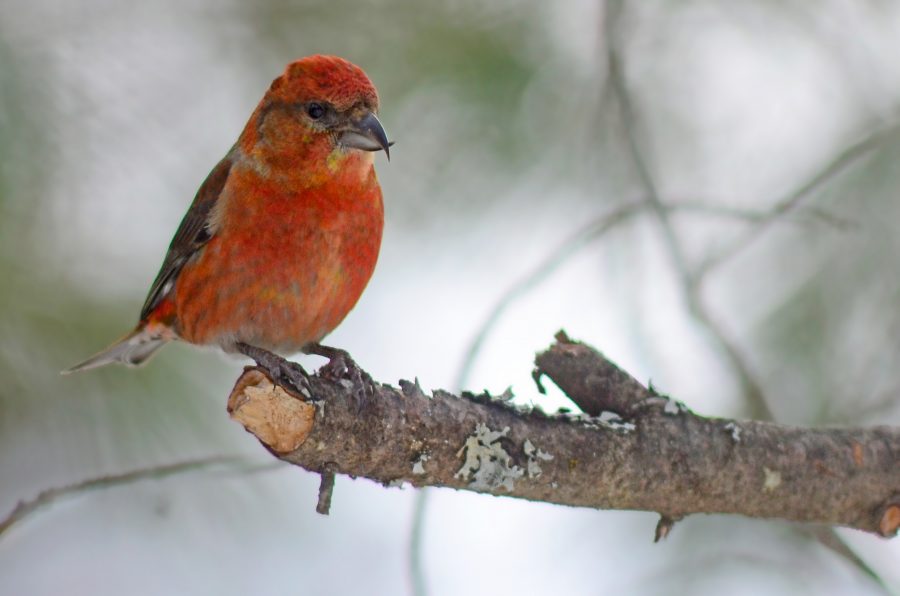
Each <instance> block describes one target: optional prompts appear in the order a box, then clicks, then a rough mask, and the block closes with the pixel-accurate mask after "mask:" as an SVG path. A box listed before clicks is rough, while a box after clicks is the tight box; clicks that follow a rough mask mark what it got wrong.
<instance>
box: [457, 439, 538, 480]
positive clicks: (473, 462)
mask: <svg viewBox="0 0 900 596" xmlns="http://www.w3.org/2000/svg"><path fill="white" fill-rule="evenodd" d="M508 432H509V427H508V426H507V427H505V428H504V429H503V430H499V431H497V430H491V429H490V428H488V427H487V425H486V424H484V423H478V426H476V427H475V432H474V433H473V434H471V435H469V436H468V437H467V438H466V442H465V444H464V445H463V446H462V447H461V448H460V450H459V451H458V452H457V453H456V455H457V457H462V456H463V455H465V458H466V459H465V462H464V463H463V465H462V467H461V468H460V469H459V470H458V471H457V472H456V474H454V475H453V476H454V478H460V479H462V480H468V481H469V488H471V489H473V490H479V491H490V490H496V489H498V488H504V489H506V490H507V491H512V490H514V489H515V481H516V479H518V478H521V477H522V476H523V475H524V474H525V472H524V471H523V470H522V468H520V467H519V466H516V465H510V464H511V458H510V456H509V454H508V453H507V452H506V450H505V449H503V445H502V444H501V443H500V439H501V438H503V437H505V436H506V434H507V433H508Z"/></svg>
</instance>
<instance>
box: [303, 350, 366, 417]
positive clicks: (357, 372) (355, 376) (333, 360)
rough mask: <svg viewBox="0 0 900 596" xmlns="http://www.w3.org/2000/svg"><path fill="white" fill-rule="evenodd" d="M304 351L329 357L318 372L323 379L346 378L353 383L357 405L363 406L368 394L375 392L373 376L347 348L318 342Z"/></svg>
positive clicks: (338, 379) (335, 379)
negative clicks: (364, 369) (342, 348)
mask: <svg viewBox="0 0 900 596" xmlns="http://www.w3.org/2000/svg"><path fill="white" fill-rule="evenodd" d="M303 351H304V352H306V353H307V354H315V355H316V356H322V357H324V358H328V362H327V363H325V364H323V365H322V366H321V367H320V368H319V370H318V372H317V374H318V375H319V376H320V377H322V378H323V379H329V380H333V381H340V380H343V379H346V380H348V381H350V382H351V383H353V388H354V397H355V398H356V401H357V405H360V406H361V405H362V403H363V402H364V401H365V398H366V397H367V395H369V394H371V395H374V394H375V386H374V383H373V382H372V378H371V377H370V376H369V375H368V374H366V372H365V371H363V369H361V368H360V367H359V365H358V364H357V363H356V361H355V360H353V358H352V357H351V356H350V354H349V353H348V352H347V351H346V350H341V349H339V348H332V347H331V346H323V345H322V344H318V343H316V344H310V345H308V346H306V348H304V350H303Z"/></svg>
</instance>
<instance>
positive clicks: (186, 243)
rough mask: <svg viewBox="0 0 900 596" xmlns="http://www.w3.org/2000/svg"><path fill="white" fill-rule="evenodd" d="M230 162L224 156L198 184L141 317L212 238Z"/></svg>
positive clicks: (146, 313) (170, 286)
mask: <svg viewBox="0 0 900 596" xmlns="http://www.w3.org/2000/svg"><path fill="white" fill-rule="evenodd" d="M232 163H233V162H232V159H231V157H230V156H225V158H224V159H223V160H222V161H220V162H219V163H218V164H217V165H216V167H214V168H213V169H212V171H211V172H210V173H209V176H207V177H206V180H204V181H203V184H201V185H200V189H199V190H198V191H197V196H195V197H194V202H193V203H192V204H191V208H190V209H188V212H187V213H186V214H185V216H184V219H182V220H181V225H180V226H178V230H177V231H176V232H175V237H174V238H172V243H171V244H169V250H168V252H167V253H166V258H165V259H164V260H163V264H162V267H160V269H159V273H158V274H157V276H156V279H155V280H154V281H153V285H152V286H150V292H149V293H148V294H147V300H145V301H144V306H143V308H141V320H144V319H146V318H147V316H148V315H149V314H150V313H151V312H152V311H153V309H154V308H156V307H157V306H159V303H160V302H162V300H163V298H165V297H166V296H167V295H168V294H169V292H171V291H172V287H173V286H174V281H175V279H177V277H178V274H179V272H180V271H181V268H182V267H183V266H184V264H185V263H186V262H187V260H188V259H189V258H190V257H191V256H192V255H193V254H194V253H196V252H197V251H198V250H200V248H202V247H203V245H204V244H206V243H207V242H209V240H210V238H212V235H213V233H214V230H211V229H210V228H209V226H208V224H209V218H210V214H211V213H212V209H213V206H214V205H215V204H216V201H218V199H219V195H220V194H221V193H222V189H223V188H224V187H225V182H226V180H228V174H229V172H230V171H231V165H232ZM169 282H172V283H169Z"/></svg>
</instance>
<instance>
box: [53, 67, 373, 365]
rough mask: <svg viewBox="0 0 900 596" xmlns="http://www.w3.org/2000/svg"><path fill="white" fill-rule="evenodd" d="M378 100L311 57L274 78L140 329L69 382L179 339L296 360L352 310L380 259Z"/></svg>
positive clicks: (365, 81) (213, 179) (209, 185)
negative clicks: (244, 346)
mask: <svg viewBox="0 0 900 596" xmlns="http://www.w3.org/2000/svg"><path fill="white" fill-rule="evenodd" d="M377 111H378V94H377V92H376V90H375V87H374V86H373V85H372V82H371V81H370V80H369V78H368V77H367V76H366V75H365V73H364V72H363V71H362V70H361V69H360V68H359V67H357V66H355V65H353V64H351V63H350V62H347V61H346V60H343V59H341V58H337V57H334V56H311V57H308V58H303V59H301V60H297V61H296V62H293V63H291V64H289V65H288V67H287V68H286V70H285V71H284V73H283V74H282V75H281V76H280V77H278V78H277V79H275V81H274V82H273V83H272V85H271V87H270V88H269V90H268V91H267V92H266V94H265V96H264V97H263V99H262V101H260V103H259V105H258V106H257V108H256V110H255V111H254V112H253V115H252V116H251V117H250V120H249V121H248V122H247V125H246V126H245V128H244V130H243V132H242V133H241V136H240V137H239V139H238V141H237V143H236V144H235V145H234V147H233V148H232V149H231V151H229V153H228V154H227V155H226V156H225V158H224V159H223V160H222V161H221V162H219V164H218V165H217V166H216V167H215V168H213V170H212V172H210V174H209V176H208V177H207V179H206V181H205V182H204V183H203V185H202V186H201V187H200V190H199V191H198V192H197V196H196V197H195V199H194V203H193V204H192V205H191V208H190V210H189V211H188V213H187V214H186V215H185V217H184V220H183V221H182V223H181V226H180V227H179V229H178V231H177V232H176V233H175V237H174V238H173V240H172V244H171V245H170V247H169V251H168V253H167V254H166V258H165V260H164V262H163V265H162V268H161V269H160V272H159V275H158V276H157V278H156V281H155V282H154V284H153V286H152V287H151V289H150V293H149V295H148V296H147V300H146V302H145V304H144V308H143V309H142V312H141V320H140V322H139V323H138V326H137V328H136V329H135V330H134V331H133V332H132V333H131V334H129V335H128V336H126V337H125V338H123V339H122V340H120V341H119V342H117V343H116V344H114V345H112V346H110V347H109V348H107V349H106V350H104V351H103V352H101V353H100V354H97V355H96V356H94V357H92V358H91V359H89V360H87V361H85V362H83V363H82V364H79V365H77V366H75V367H73V368H72V369H70V371H69V372H72V371H76V370H84V369H88V368H94V367H97V366H102V365H104V364H108V363H112V362H121V363H124V364H129V365H136V364H140V363H142V362H144V361H145V360H146V359H147V358H149V356H150V355H152V354H153V352H155V351H156V349H157V348H159V347H160V346H162V345H163V344H164V343H165V342H167V341H169V340H173V339H181V340H184V341H188V342H190V343H194V344H200V345H217V346H220V347H222V348H223V349H225V350H226V351H235V349H237V348H236V346H240V345H241V344H247V345H250V346H254V347H257V348H262V349H264V350H269V351H274V352H281V353H290V352H296V351H298V350H301V349H303V348H304V347H306V346H308V345H311V344H315V343H317V342H318V341H319V340H321V339H322V338H323V337H324V336H325V335H327V334H328V333H329V332H331V331H332V330H333V329H334V328H335V327H336V326H337V325H338V324H339V323H340V322H341V321H342V320H343V319H344V317H345V316H346V315H347V313H348V312H350V310H351V309H352V308H353V306H354V305H355V304H356V302H357V300H358V299H359V297H360V295H361V294H362V292H363V289H364V288H365V286H366V284H367V283H368V281H369V278H370V277H371V275H372V272H373V270H374V268H375V262H376V260H377V258H378V250H379V247H380V245H381V233H382V228H383V224H384V210H383V205H382V199H381V188H380V187H379V185H378V180H377V178H376V176H375V169H374V166H373V161H374V159H373V153H372V152H373V151H377V150H379V149H383V150H384V151H385V152H387V151H388V147H389V143H388V141H387V138H386V135H385V133H384V130H383V128H382V127H381V124H380V123H379V122H378V120H377V117H376V113H377Z"/></svg>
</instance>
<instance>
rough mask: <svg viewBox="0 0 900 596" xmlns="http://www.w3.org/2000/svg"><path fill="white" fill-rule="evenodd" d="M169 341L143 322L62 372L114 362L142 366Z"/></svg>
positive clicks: (65, 373)
mask: <svg viewBox="0 0 900 596" xmlns="http://www.w3.org/2000/svg"><path fill="white" fill-rule="evenodd" d="M168 341H169V338H165V337H161V336H160V334H159V332H155V333H154V332H151V331H150V330H148V329H147V327H146V326H145V325H143V324H142V325H140V326H138V328H137V329H135V330H134V331H132V332H131V333H129V334H128V335H126V336H125V337H123V338H122V339H120V340H119V341H117V342H115V343H114V344H112V345H111V346H109V347H108V348H106V349H105V350H102V351H101V352H99V353H97V354H94V355H93V356H91V357H90V358H88V359H87V360H85V361H84V362H81V363H79V364H76V365H75V366H73V367H72V368H69V369H66V370H64V371H62V374H64V375H68V374H72V373H76V372H81V371H83V370H91V369H92V368H99V367H101V366H106V365H107V364H113V363H114V362H118V363H120V364H124V365H125V366H140V365H141V364H143V363H144V362H146V361H147V360H149V359H150V357H151V356H153V354H154V353H155V352H156V350H158V349H160V348H161V347H162V346H163V345H165V343H166V342H168Z"/></svg>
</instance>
